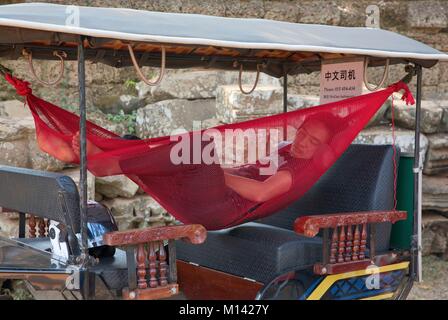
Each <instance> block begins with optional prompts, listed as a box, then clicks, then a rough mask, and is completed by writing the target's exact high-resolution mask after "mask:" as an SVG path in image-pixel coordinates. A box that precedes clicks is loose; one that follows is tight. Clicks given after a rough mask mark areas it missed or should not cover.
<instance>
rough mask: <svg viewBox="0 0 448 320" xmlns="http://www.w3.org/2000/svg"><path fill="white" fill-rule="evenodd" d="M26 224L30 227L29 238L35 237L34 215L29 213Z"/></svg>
mask: <svg viewBox="0 0 448 320" xmlns="http://www.w3.org/2000/svg"><path fill="white" fill-rule="evenodd" d="M28 226H29V228H30V238H36V217H35V216H33V215H30V219H29V220H28Z"/></svg>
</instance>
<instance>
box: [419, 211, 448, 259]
mask: <svg viewBox="0 0 448 320" xmlns="http://www.w3.org/2000/svg"><path fill="white" fill-rule="evenodd" d="M422 227H423V231H422V249H423V252H422V254H423V255H424V256H427V255H430V254H440V255H442V256H443V258H444V259H448V219H447V218H446V217H444V216H441V215H439V214H437V213H434V212H431V211H428V212H424V213H423V221H422Z"/></svg>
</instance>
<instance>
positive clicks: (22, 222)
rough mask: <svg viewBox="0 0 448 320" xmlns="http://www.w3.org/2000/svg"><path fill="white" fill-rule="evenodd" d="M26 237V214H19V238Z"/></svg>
mask: <svg viewBox="0 0 448 320" xmlns="http://www.w3.org/2000/svg"><path fill="white" fill-rule="evenodd" d="M25 237H26V213H23V212H19V238H25Z"/></svg>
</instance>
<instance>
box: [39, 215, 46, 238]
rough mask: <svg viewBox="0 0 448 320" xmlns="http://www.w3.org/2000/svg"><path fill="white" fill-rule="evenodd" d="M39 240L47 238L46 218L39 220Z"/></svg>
mask: <svg viewBox="0 0 448 320" xmlns="http://www.w3.org/2000/svg"><path fill="white" fill-rule="evenodd" d="M38 228H39V238H44V237H45V219H44V218H39V225H38Z"/></svg>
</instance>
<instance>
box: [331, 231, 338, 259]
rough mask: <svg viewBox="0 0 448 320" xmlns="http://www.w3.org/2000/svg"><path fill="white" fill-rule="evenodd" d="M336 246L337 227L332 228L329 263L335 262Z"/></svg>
mask: <svg viewBox="0 0 448 320" xmlns="http://www.w3.org/2000/svg"><path fill="white" fill-rule="evenodd" d="M337 248H338V228H337V227H336V228H334V229H333V235H332V237H331V243H330V263H336V252H337Z"/></svg>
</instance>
